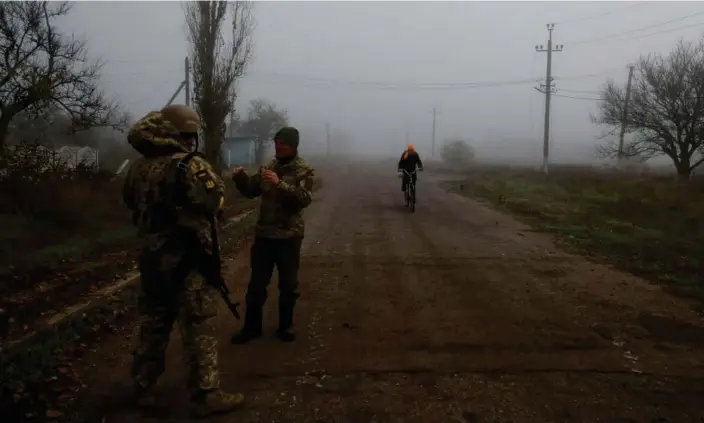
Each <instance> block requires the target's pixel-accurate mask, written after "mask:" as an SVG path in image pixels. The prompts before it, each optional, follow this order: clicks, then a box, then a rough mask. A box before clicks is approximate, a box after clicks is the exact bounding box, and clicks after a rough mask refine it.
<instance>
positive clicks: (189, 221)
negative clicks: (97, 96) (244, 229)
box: [123, 112, 225, 256]
mask: <svg viewBox="0 0 704 423" xmlns="http://www.w3.org/2000/svg"><path fill="white" fill-rule="evenodd" d="M177 133H178V132H177V131H176V130H175V129H174V128H173V127H171V126H170V124H169V123H168V122H166V121H164V120H163V119H162V118H161V116H160V114H159V113H157V112H152V113H150V114H148V115H147V116H146V117H144V118H143V119H142V120H140V121H139V122H137V123H136V124H135V125H134V126H133V127H132V129H131V130H130V133H129V135H128V137H127V139H128V141H129V143H130V144H131V145H132V146H133V147H134V148H135V149H136V150H137V151H139V152H140V153H142V154H143V157H140V158H139V159H137V160H136V161H135V162H133V163H132V165H131V166H130V169H129V170H128V172H127V176H126V180H125V184H124V187H123V201H124V203H125V204H126V205H127V207H128V208H129V209H130V210H131V211H132V213H133V221H134V223H135V224H136V225H137V227H138V230H139V235H140V238H141V239H142V242H143V245H142V247H143V248H144V249H146V250H149V251H153V252H156V251H158V250H162V249H163V248H164V247H166V246H167V245H168V246H170V247H169V248H170V249H173V250H175V251H173V253H174V254H175V255H176V256H178V255H179V254H178V252H179V251H181V250H182V249H183V246H182V245H180V242H179V236H180V234H181V233H183V231H184V230H190V231H195V233H196V234H197V236H198V238H199V240H200V241H201V245H202V247H203V248H204V249H205V250H206V252H208V253H210V252H212V239H211V234H210V230H211V227H210V216H212V215H214V214H216V213H217V212H218V211H219V210H221V209H222V206H223V203H224V201H225V184H224V182H223V181H222V179H221V178H220V177H219V176H218V175H217V174H216V173H215V171H214V170H213V168H212V167H211V166H210V164H209V163H208V162H207V161H206V160H204V159H203V158H202V157H200V156H195V157H192V158H191V160H190V161H189V162H188V167H187V168H186V169H185V170H181V169H177V168H176V166H177V165H178V163H179V160H180V159H182V158H184V157H185V156H186V155H187V154H188V151H187V149H186V148H185V147H184V146H183V145H182V144H181V143H179V142H178V140H177V139H176V138H175V136H176V134H177ZM176 172H183V176H184V177H183V178H182V180H181V181H180V182H179V183H180V184H182V185H181V186H180V187H178V188H179V189H178V192H176V193H175V191H176V190H174V189H173V188H174V184H175V183H176V182H177V181H176V179H175V175H176ZM174 193H175V194H177V196H178V199H177V200H176V201H174V198H173V195H174ZM175 203H178V204H175ZM174 205H176V207H173V206H174Z"/></svg>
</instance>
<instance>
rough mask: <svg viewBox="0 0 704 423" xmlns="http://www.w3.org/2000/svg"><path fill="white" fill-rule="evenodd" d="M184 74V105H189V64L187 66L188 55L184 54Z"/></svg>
mask: <svg viewBox="0 0 704 423" xmlns="http://www.w3.org/2000/svg"><path fill="white" fill-rule="evenodd" d="M184 71H185V74H186V75H185V76H186V78H185V79H184V83H183V84H184V88H185V89H186V106H190V105H191V78H190V76H189V75H190V66H188V56H186V61H185V66H184Z"/></svg>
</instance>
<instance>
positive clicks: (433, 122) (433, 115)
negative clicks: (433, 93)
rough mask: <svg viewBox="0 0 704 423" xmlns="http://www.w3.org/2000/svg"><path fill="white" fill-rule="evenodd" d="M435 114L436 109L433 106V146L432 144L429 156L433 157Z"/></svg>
mask: <svg viewBox="0 0 704 423" xmlns="http://www.w3.org/2000/svg"><path fill="white" fill-rule="evenodd" d="M436 115H437V110H435V107H433V146H432V153H431V157H433V158H434V157H435V116H436Z"/></svg>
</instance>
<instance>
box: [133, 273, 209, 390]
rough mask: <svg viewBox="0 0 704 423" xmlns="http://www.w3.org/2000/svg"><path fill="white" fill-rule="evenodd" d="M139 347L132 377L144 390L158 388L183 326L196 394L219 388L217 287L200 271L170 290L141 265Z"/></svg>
mask: <svg viewBox="0 0 704 423" xmlns="http://www.w3.org/2000/svg"><path fill="white" fill-rule="evenodd" d="M140 270H141V273H142V275H141V276H142V279H141V289H140V294H139V303H138V310H139V324H140V328H139V345H138V346H137V348H136V349H135V351H134V361H133V364H132V371H131V373H132V378H133V379H134V382H135V383H136V384H138V385H140V386H141V387H143V388H148V387H150V386H152V385H154V384H155V383H156V381H157V379H158V378H159V376H161V374H162V373H163V372H164V370H165V352H166V347H167V346H168V344H169V337H170V335H171V331H172V328H173V325H174V323H175V322H178V326H179V330H180V332H181V338H182V342H183V350H184V355H185V359H186V365H187V367H188V371H189V378H188V387H189V390H190V392H191V395H198V394H199V393H202V392H204V391H211V390H215V389H218V388H219V384H220V379H219V375H218V349H217V346H218V342H217V337H216V335H217V327H216V323H217V303H216V301H217V299H218V298H217V297H218V292H217V291H216V289H215V288H214V287H212V286H211V285H208V284H206V283H205V280H204V279H203V277H202V276H201V275H200V274H198V273H191V274H189V275H188V276H187V277H186V279H185V282H184V283H183V285H182V286H179V287H178V289H173V290H171V292H170V293H169V290H170V289H171V288H170V287H168V285H167V288H165V282H166V283H170V282H169V281H164V280H163V278H161V277H159V275H158V273H161V272H152V271H150V270H149V269H144V268H143V266H140Z"/></svg>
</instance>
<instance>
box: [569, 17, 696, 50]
mask: <svg viewBox="0 0 704 423" xmlns="http://www.w3.org/2000/svg"><path fill="white" fill-rule="evenodd" d="M699 15H704V11H702V12H697V13H692V14H690V15H686V16H680V17H678V18H675V19H670V20H668V21H664V22H659V23H656V24H651V25H647V26H644V27H641V28H636V29H631V30H628V31H622V32H617V33H615V34H611V35H606V36H603V37H597V38H587V39H583V40H576V41H567V44H570V45H578V44H587V43H595V42H599V41H605V40H609V41H614V40H613V37H620V36H622V35H626V34H632V33H634V32H641V31H645V30H647V29H652V28H657V27H659V26H663V25H667V24H670V23H673V22H679V21H682V20H685V19H689V18H692V17H695V16H699ZM698 25H704V23H698V24H696V26H698ZM691 26H692V25H689V26H682V27H678V28H671V29H670V30H664V31H663V33H664V32H668V31H675V30H679V29H684V28H689V27H691ZM659 33H660V32H655V33H653V35H654V34H659ZM643 36H647V35H643ZM639 37H641V36H637V37H635V38H639ZM626 39H630V38H626Z"/></svg>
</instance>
